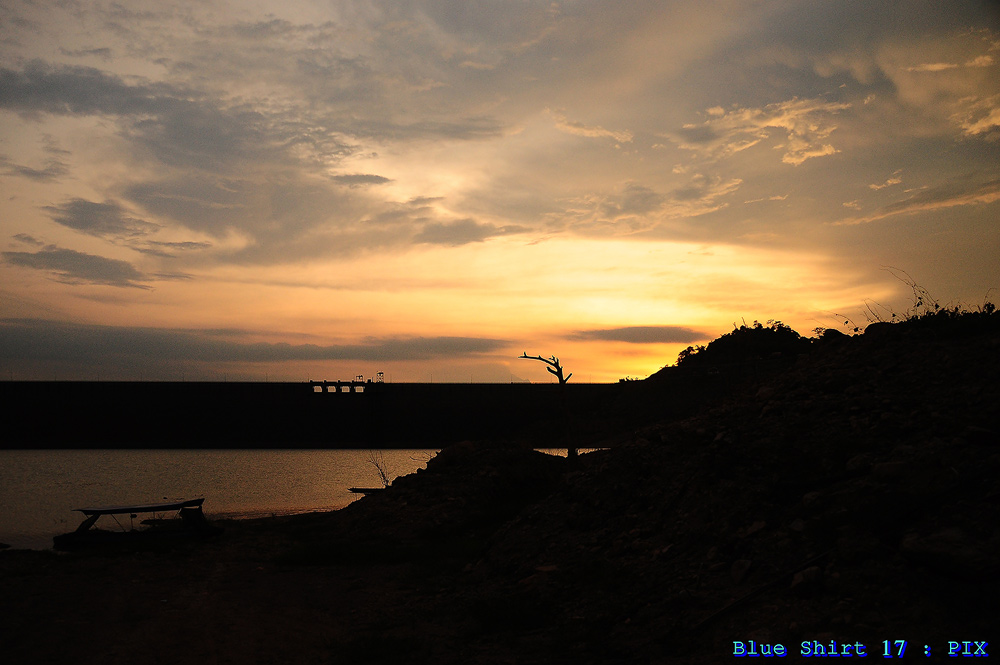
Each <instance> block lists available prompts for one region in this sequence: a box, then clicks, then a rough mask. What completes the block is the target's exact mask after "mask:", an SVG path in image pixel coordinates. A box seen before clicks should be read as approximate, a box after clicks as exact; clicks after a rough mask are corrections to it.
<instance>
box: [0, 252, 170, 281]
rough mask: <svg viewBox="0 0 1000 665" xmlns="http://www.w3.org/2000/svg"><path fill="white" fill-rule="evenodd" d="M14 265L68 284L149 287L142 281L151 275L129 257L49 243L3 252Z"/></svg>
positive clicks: (4, 257)
mask: <svg viewBox="0 0 1000 665" xmlns="http://www.w3.org/2000/svg"><path fill="white" fill-rule="evenodd" d="M2 256H3V259H4V261H6V262H7V263H10V264H11V265H15V266H21V267H25V268H34V269H35V270H42V271H45V272H48V273H50V274H52V275H53V277H54V278H55V279H56V280H57V281H60V282H63V283H65V284H105V285H108V286H117V287H129V288H138V289H149V288H151V287H150V286H148V285H146V284H142V282H147V281H149V277H148V276H146V275H144V274H143V273H141V272H139V271H138V270H136V268H135V266H133V265H132V264H131V263H129V262H128V261H121V260H119V259H108V258H105V257H103V256H96V255H94V254H87V253H84V252H78V251H76V250H72V249H63V248H60V247H54V246H48V247H45V248H44V249H41V250H39V251H37V252H3V253H2Z"/></svg>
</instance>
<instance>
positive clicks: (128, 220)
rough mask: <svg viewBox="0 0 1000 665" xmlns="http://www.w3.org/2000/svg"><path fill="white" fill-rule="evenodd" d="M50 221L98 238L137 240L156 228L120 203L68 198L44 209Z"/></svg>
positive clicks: (157, 226) (156, 226)
mask: <svg viewBox="0 0 1000 665" xmlns="http://www.w3.org/2000/svg"><path fill="white" fill-rule="evenodd" d="M45 210H46V211H47V212H48V213H49V215H50V216H51V217H52V221H54V222H56V223H57V224H62V225H63V226H65V227H68V228H71V229H74V230H76V231H80V232H81V233H86V234H87V235H92V236H97V237H101V238H136V237H140V236H146V235H149V234H150V233H154V232H155V231H156V230H157V229H159V228H160V227H159V225H157V224H152V223H150V222H147V221H145V220H142V219H138V218H136V217H132V216H131V215H129V213H128V211H126V210H125V208H123V207H122V206H121V205H120V204H119V203H117V202H115V201H104V202H103V203H95V202H93V201H87V200H86V199H79V198H76V199H70V200H68V201H66V202H65V203H63V204H62V205H58V206H45Z"/></svg>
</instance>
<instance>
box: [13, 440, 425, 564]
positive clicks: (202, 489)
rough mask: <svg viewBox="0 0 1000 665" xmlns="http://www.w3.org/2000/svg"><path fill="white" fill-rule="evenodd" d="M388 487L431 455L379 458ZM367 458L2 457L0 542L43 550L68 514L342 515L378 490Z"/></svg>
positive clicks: (321, 454) (299, 454)
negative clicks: (105, 509)
mask: <svg viewBox="0 0 1000 665" xmlns="http://www.w3.org/2000/svg"><path fill="white" fill-rule="evenodd" d="M381 453H382V458H383V459H384V460H385V465H386V468H387V470H388V472H389V474H390V476H391V477H396V476H401V475H405V474H408V473H413V472H414V471H416V470H417V469H418V468H422V467H424V466H426V464H427V461H428V460H429V459H430V458H431V457H432V456H433V455H434V454H436V453H437V450H431V449H421V450H383V451H381ZM368 457H369V455H368V451H366V450H2V451H0V542H3V543H7V544H9V545H12V546H14V547H29V548H36V549H41V548H49V547H51V546H52V536H53V535H55V534H57V533H64V532H66V531H70V530H72V529H75V528H76V526H77V525H78V524H79V522H80V520H81V519H82V518H81V516H80V514H79V513H76V512H72V509H73V508H80V507H90V506H106V505H128V504H136V503H158V502H163V501H176V500H181V499H190V498H197V497H205V512H206V514H208V515H209V516H210V517H213V516H214V517H219V516H236V517H257V516H263V515H270V514H290V513H299V512H308V511H314V510H336V509H338V508H343V507H344V506H346V505H347V504H348V503H350V502H351V501H353V500H355V499H357V495H354V494H351V493H350V492H348V491H347V488H348V487H352V486H359V485H364V486H372V485H378V484H380V480H379V474H378V470H377V469H376V468H375V467H374V466H373V465H372V464H370V463H369V462H368Z"/></svg>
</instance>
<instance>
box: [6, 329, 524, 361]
mask: <svg viewBox="0 0 1000 665" xmlns="http://www.w3.org/2000/svg"><path fill="white" fill-rule="evenodd" d="M245 337H256V334H254V333H252V332H250V331H240V330H190V329H169V328H146V327H118V326H101V325H90V324H80V323H70V322H57V321H49V320H42V319H3V320H0V355H2V356H3V357H5V358H6V359H18V360H21V361H23V360H38V361H44V360H60V359H67V360H73V361H75V362H82V363H87V362H92V363H102V362H105V361H107V360H108V359H109V358H116V359H119V360H121V359H123V358H124V359H132V360H133V361H135V362H142V361H144V360H145V359H147V358H155V359H156V360H157V361H158V362H161V363H162V362H180V361H197V362H204V363H215V362H250V363H258V362H261V363H263V362H289V361H329V360H359V361H376V362H378V361H381V362H387V361H405V360H430V359H434V358H453V357H456V356H477V355H482V354H485V353H491V352H493V351H496V350H499V349H503V348H506V347H507V346H509V343H508V342H507V341H505V340H499V339H490V338H481V337H455V336H445V337H387V338H368V339H366V340H364V342H363V343H361V344H339V345H325V346H324V345H318V344H287V343H267V342H248V341H240V338H245Z"/></svg>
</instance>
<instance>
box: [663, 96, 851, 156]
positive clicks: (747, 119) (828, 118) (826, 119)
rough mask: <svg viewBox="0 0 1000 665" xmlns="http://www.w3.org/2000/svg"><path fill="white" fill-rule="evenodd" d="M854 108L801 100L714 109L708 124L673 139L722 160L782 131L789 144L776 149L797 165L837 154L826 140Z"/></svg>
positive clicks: (696, 125) (683, 131)
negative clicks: (842, 116)
mask: <svg viewBox="0 0 1000 665" xmlns="http://www.w3.org/2000/svg"><path fill="white" fill-rule="evenodd" d="M849 108H851V104H850V103H846V102H827V101H824V100H821V99H796V98H793V99H790V100H787V101H784V102H777V103H774V104H768V105H766V106H763V107H759V108H744V107H737V108H733V109H729V110H726V109H723V108H722V107H713V108H710V109H708V110H707V111H706V115H707V116H708V118H707V119H706V120H704V121H702V122H701V123H690V124H687V125H684V127H682V128H681V129H680V130H678V131H677V132H674V133H673V134H672V135H671V138H673V139H674V140H675V141H676V142H677V144H678V145H679V146H680V147H681V148H684V149H685V150H692V151H697V152H703V153H706V154H708V155H711V156H714V157H717V158H718V157H726V156H728V155H732V154H734V153H737V152H742V151H744V150H747V149H749V148H752V147H754V146H756V145H757V144H759V143H761V142H762V141H764V140H766V139H769V138H770V137H771V134H772V133H773V131H774V130H782V131H784V132H785V142H784V143H780V144H778V145H776V146H774V147H775V148H776V149H778V150H781V151H782V153H783V154H782V157H781V161H782V162H784V163H786V164H791V165H793V166H798V165H800V164H802V163H803V162H805V161H806V160H808V159H812V158H814V157H823V156H826V155H832V154H834V153H836V152H837V149H836V148H835V147H834V146H833V145H832V144H830V143H827V142H826V141H827V140H828V139H829V137H830V135H831V134H833V132H834V131H836V129H837V125H836V124H835V123H834V122H833V120H834V117H835V116H836V114H837V113H839V112H841V111H844V110H846V109H849Z"/></svg>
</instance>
